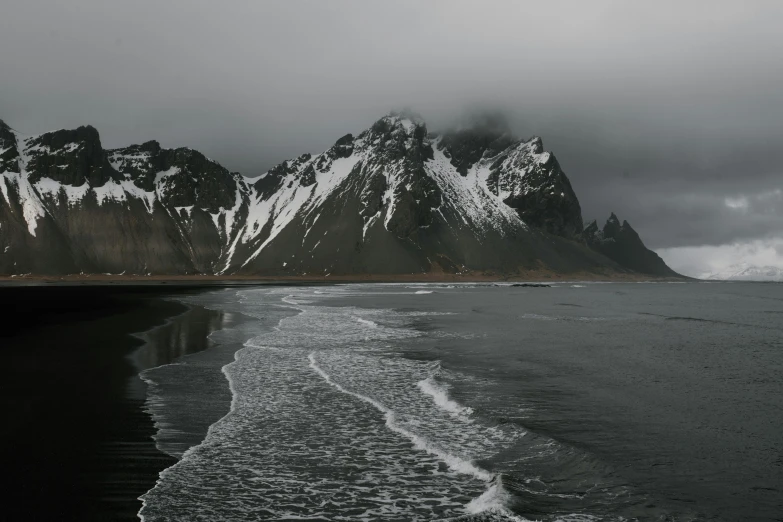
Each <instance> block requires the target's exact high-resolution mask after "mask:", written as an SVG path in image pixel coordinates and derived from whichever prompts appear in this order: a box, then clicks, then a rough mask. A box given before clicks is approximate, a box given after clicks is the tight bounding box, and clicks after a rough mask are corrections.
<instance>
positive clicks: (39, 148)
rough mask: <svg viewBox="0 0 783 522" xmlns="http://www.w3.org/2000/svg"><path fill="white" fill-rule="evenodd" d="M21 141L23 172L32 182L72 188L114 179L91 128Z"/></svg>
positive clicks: (64, 131)
mask: <svg viewBox="0 0 783 522" xmlns="http://www.w3.org/2000/svg"><path fill="white" fill-rule="evenodd" d="M24 142H25V143H24V146H25V149H26V155H27V165H26V170H27V171H28V172H29V176H30V180H31V181H32V182H33V183H35V182H36V181H38V180H40V179H41V178H49V179H52V180H54V181H57V182H60V183H65V184H68V185H73V186H79V185H82V184H84V182H85V181H86V182H88V183H90V184H91V185H93V186H98V185H103V184H104V183H106V182H107V181H109V180H110V179H114V177H115V176H116V172H115V171H114V170H113V169H112V168H111V166H110V165H109V163H108V161H107V159H106V153H105V152H104V150H103V148H102V147H101V140H100V137H99V136H98V131H97V130H95V128H94V127H91V126H86V127H79V128H77V129H74V130H59V131H54V132H48V133H46V134H42V135H40V136H36V137H33V138H28V139H26V140H24Z"/></svg>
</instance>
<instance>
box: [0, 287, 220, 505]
mask: <svg viewBox="0 0 783 522" xmlns="http://www.w3.org/2000/svg"><path fill="white" fill-rule="evenodd" d="M203 290H204V286H200V287H195V288H194V287H189V288H188V289H184V288H172V287H167V286H158V285H153V286H147V285H143V286H117V287H114V286H109V285H85V286H82V285H77V286H70V285H52V286H36V285H31V286H28V285H4V286H3V287H2V289H0V296H2V297H3V298H4V300H6V302H10V303H13V304H14V307H13V309H12V310H10V311H9V312H7V313H6V314H5V316H4V319H5V321H6V322H7V325H8V327H7V328H6V329H4V330H3V332H2V333H0V346H1V347H2V354H3V355H4V356H5V361H4V362H5V364H4V365H3V369H2V370H0V371H2V372H4V375H3V376H2V378H3V382H4V383H5V386H6V392H5V393H4V396H3V399H2V400H3V401H4V405H5V407H6V414H7V416H8V417H9V418H11V419H14V420H13V427H12V429H9V430H4V433H3V434H2V436H0V444H2V448H3V450H2V451H0V464H1V465H2V466H3V468H4V469H5V470H6V472H7V473H8V474H9V476H13V477H15V479H14V481H13V483H12V484H11V486H9V487H7V488H6V494H7V495H8V496H9V498H14V499H16V501H15V502H13V503H10V505H9V506H6V515H7V516H8V517H9V518H12V519H19V520H80V521H84V520H129V521H130V520H138V518H137V513H138V510H139V508H140V506H141V503H140V501H139V500H138V497H139V496H140V495H142V494H143V493H145V492H146V491H148V490H149V489H150V488H151V487H153V486H154V485H155V482H156V480H157V479H158V475H159V473H160V471H162V470H163V469H165V468H167V467H169V466H171V465H172V464H174V463H175V462H176V459H174V458H172V457H171V456H169V455H166V454H165V453H162V452H160V451H159V450H158V449H157V446H156V442H155V440H154V439H153V436H154V435H155V433H156V428H155V426H154V423H153V419H152V418H151V416H150V415H149V414H148V413H147V412H146V411H145V408H144V406H145V401H146V384H145V383H144V382H143V381H142V380H141V379H139V373H140V371H142V370H143V369H144V367H145V365H147V364H148V363H149V362H150V360H149V359H148V360H147V361H139V360H138V358H139V355H140V354H141V353H143V351H144V349H145V347H146V346H148V345H150V343H153V344H154V343H155V342H156V339H155V338H156V337H157V342H160V343H163V344H161V347H159V348H155V350H157V349H159V350H160V351H161V352H164V353H163V354H162V359H161V358H160V357H161V355H160V354H159V355H157V356H155V357H158V359H155V357H153V359H152V360H160V361H161V362H162V363H166V362H170V360H171V358H172V357H173V356H179V355H181V354H179V353H176V350H170V353H169V352H166V348H165V346H164V345H165V344H166V343H168V344H171V342H170V340H169V339H170V338H176V336H174V335H172V332H173V331H176V330H172V328H173V327H174V325H176V324H177V323H178V322H181V321H182V318H183V317H186V316H187V315H188V314H191V313H193V309H194V308H195V307H190V306H188V305H185V304H183V303H180V302H177V301H174V300H169V299H166V297H168V296H170V295H172V294H179V293H181V292H187V291H196V292H200V291H203ZM209 313H211V312H204V313H202V315H205V314H207V315H208V314H209ZM198 333H199V332H198V331H195V332H194V335H193V336H192V337H193V338H196V337H198ZM203 346H204V347H205V348H206V347H208V345H207V343H204V344H203ZM152 351H154V350H152Z"/></svg>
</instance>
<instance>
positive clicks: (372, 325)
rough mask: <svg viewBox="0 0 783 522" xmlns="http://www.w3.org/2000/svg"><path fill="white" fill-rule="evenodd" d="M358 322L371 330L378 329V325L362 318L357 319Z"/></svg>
mask: <svg viewBox="0 0 783 522" xmlns="http://www.w3.org/2000/svg"><path fill="white" fill-rule="evenodd" d="M356 320H357V321H359V322H360V323H362V324H363V325H366V326H369V327H370V328H378V323H376V322H375V321H370V320H369V319H362V318H361V317H357V318H356Z"/></svg>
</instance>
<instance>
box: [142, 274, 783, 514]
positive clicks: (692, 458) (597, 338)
mask: <svg viewBox="0 0 783 522" xmlns="http://www.w3.org/2000/svg"><path fill="white" fill-rule="evenodd" d="M182 299H183V301H186V302H192V303H196V304H199V305H201V306H204V307H207V308H212V309H215V310H220V311H221V312H224V313H226V314H242V315H244V316H246V317H248V318H249V319H250V320H247V321H237V322H236V324H235V325H234V326H233V327H229V328H224V329H223V330H220V331H217V332H215V333H213V334H212V335H211V340H212V341H213V342H214V343H216V344H217V346H216V347H215V348H211V349H209V350H207V351H204V352H201V353H199V354H196V355H191V356H188V357H185V358H182V359H179V360H178V361H177V362H176V363H175V364H173V365H167V366H161V367H159V368H154V369H151V370H148V371H146V372H144V373H143V374H142V377H143V379H144V380H145V381H147V382H148V383H149V384H150V385H151V386H150V396H149V398H148V408H149V409H150V411H151V412H152V413H153V415H154V417H155V420H156V423H157V424H158V426H159V427H160V428H161V430H160V432H159V436H158V445H159V447H160V448H161V449H163V450H164V451H167V452H168V453H170V454H172V455H174V456H176V457H178V458H180V460H179V462H178V463H177V464H176V465H174V466H172V467H171V468H169V469H167V470H165V471H164V472H163V473H162V474H161V478H160V480H159V482H158V484H157V485H156V487H155V488H153V489H152V490H151V491H149V492H148V493H147V494H146V495H145V496H144V497H143V500H144V507H143V508H142V511H141V515H142V517H143V518H144V519H145V520H258V519H274V520H293V519H297V520H300V519H307V520H448V519H460V520H463V519H464V520H547V521H555V520H562V521H578V520H633V519H637V520H683V521H684V520H776V519H779V516H780V513H783V503H782V502H781V491H780V488H781V483H783V457H782V456H781V455H782V454H783V443H782V440H783V436H781V433H783V431H782V430H781V428H783V393H781V392H783V385H782V384H781V379H780V375H781V373H780V371H781V369H783V368H781V366H783V352H782V351H781V349H782V348H783V343H782V341H781V339H783V336H782V335H781V334H783V331H782V330H783V285H762V284H579V285H571V284H557V285H555V287H552V288H519V287H510V286H495V285H435V284H429V285H343V286H330V287H313V288H307V287H292V288H285V287H278V288H260V289H241V290H237V289H226V290H219V291H215V292H210V293H207V294H203V295H199V296H187V297H183V298H182ZM183 390H186V392H183ZM221 390H222V391H221ZM229 401H230V404H229ZM221 408H222V409H221ZM229 408H230V412H229V413H228V414H226V415H225V416H222V417H221V415H223V414H224V413H225V411H228V409H229ZM205 419H208V421H209V422H206V421H205ZM209 424H211V426H210V427H209V429H208V432H206V433H204V430H205V426H207V425H209ZM179 434H187V437H186V436H185V435H179ZM196 435H198V436H196ZM199 437H203V438H204V440H203V442H201V443H200V444H198V445H195V446H192V444H193V442H192V441H193V440H195V439H198V438H199ZM190 446H192V447H190ZM187 447H190V449H188V450H187V451H185V449H186V448H187Z"/></svg>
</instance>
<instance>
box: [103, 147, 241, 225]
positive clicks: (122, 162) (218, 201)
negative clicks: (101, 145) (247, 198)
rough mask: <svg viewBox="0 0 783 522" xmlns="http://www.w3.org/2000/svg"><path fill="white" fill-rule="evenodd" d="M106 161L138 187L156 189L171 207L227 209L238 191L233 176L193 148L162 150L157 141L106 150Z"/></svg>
mask: <svg viewBox="0 0 783 522" xmlns="http://www.w3.org/2000/svg"><path fill="white" fill-rule="evenodd" d="M107 154H108V158H109V161H110V162H111V165H113V166H114V168H116V170H117V171H118V172H119V173H121V174H123V176H124V177H125V178H126V179H131V180H133V182H134V184H136V185H137V186H138V187H140V188H141V189H142V190H145V191H147V192H152V191H154V190H156V188H157V189H158V190H159V193H160V196H161V200H162V202H164V203H166V204H169V205H171V206H174V207H188V206H193V205H195V206H198V207H199V208H202V209H204V210H206V211H208V212H211V213H214V212H218V211H219V210H220V209H221V208H224V209H226V208H231V207H233V206H234V204H235V199H236V191H237V190H238V187H237V183H236V180H235V177H236V176H235V175H233V174H231V173H230V172H228V170H226V169H225V168H223V167H222V166H221V165H219V164H217V163H215V162H214V161H211V160H209V159H207V158H206V157H205V156H204V155H203V154H201V153H200V152H198V151H195V150H193V149H188V148H179V149H162V148H161V147H160V144H159V143H158V142H157V141H148V142H146V143H143V144H142V145H133V146H130V147H127V148H124V149H112V150H109V151H107Z"/></svg>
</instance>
